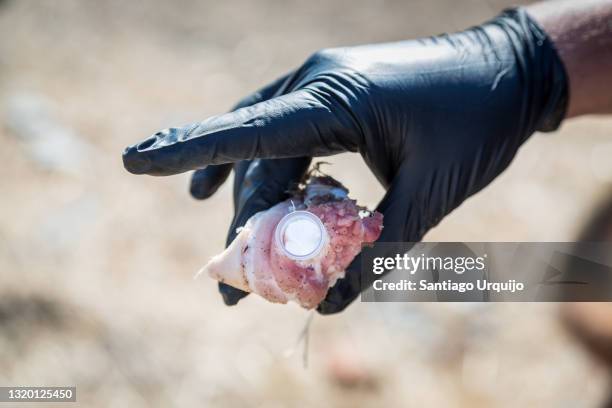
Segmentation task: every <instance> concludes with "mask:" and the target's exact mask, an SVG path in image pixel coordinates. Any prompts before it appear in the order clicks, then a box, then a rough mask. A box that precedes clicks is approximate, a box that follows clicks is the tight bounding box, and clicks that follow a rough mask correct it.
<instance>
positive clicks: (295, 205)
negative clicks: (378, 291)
mask: <svg viewBox="0 0 612 408" xmlns="http://www.w3.org/2000/svg"><path fill="white" fill-rule="evenodd" d="M347 193H348V190H346V189H345V188H344V187H343V186H342V185H341V184H340V183H338V182H337V181H335V180H333V179H332V178H331V177H327V176H325V177H313V178H311V179H310V180H309V182H308V183H307V184H306V186H305V188H303V189H301V190H299V191H298V192H297V193H296V194H295V195H294V197H293V198H292V199H290V200H287V201H285V202H282V203H280V204H277V205H276V206H274V207H272V208H270V209H269V210H267V211H262V212H260V213H257V214H255V215H254V216H253V217H251V219H250V220H249V221H248V222H247V224H246V225H245V227H244V228H243V229H242V230H241V231H240V232H239V234H238V236H237V237H236V239H235V240H234V242H233V243H232V245H230V246H229V247H228V248H227V249H226V250H225V251H224V252H223V253H222V254H220V255H217V256H216V257H214V258H213V259H212V260H211V261H210V262H209V263H208V264H207V265H206V266H205V267H204V271H205V272H207V273H209V275H211V276H212V277H213V278H215V279H217V280H220V281H223V282H226V283H228V284H230V285H232V286H235V287H238V288H239V289H242V290H247V291H250V292H254V293H257V294H259V295H261V296H263V297H264V298H266V299H267V300H269V301H271V302H275V303H287V301H289V300H294V301H296V302H297V303H298V304H300V305H301V306H303V307H304V308H307V309H312V308H314V307H316V306H317V305H318V304H319V303H320V302H321V301H322V300H323V299H324V298H325V295H326V293H327V290H328V289H329V288H330V287H331V286H333V285H334V283H335V282H336V281H337V280H338V279H340V278H342V277H343V276H344V273H345V270H346V268H347V267H348V265H349V264H350V263H351V261H352V260H353V259H354V258H355V256H356V255H357V254H358V253H359V252H360V251H361V245H362V244H364V243H371V242H374V241H376V239H378V237H379V236H380V233H381V231H382V228H383V225H382V221H383V216H382V214H380V213H378V212H373V213H366V214H364V208H362V207H359V206H358V205H357V203H356V202H355V200H351V199H349V198H348V197H347ZM294 209H299V210H305V211H309V212H311V213H312V214H314V215H316V216H317V217H319V219H320V220H321V221H322V222H323V225H324V226H325V229H326V231H327V234H328V235H329V241H328V243H327V245H326V246H325V247H324V248H323V250H322V252H321V253H320V254H319V255H318V256H317V257H316V258H314V259H310V260H307V261H296V260H294V259H291V258H289V257H287V256H286V255H285V254H284V253H283V252H282V250H281V249H280V248H278V247H277V245H276V242H275V239H274V232H275V228H276V226H277V225H278V223H279V221H280V220H281V218H283V217H284V216H285V215H286V214H288V213H289V212H291V211H293V210H294Z"/></svg>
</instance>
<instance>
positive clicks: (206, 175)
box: [189, 72, 293, 200]
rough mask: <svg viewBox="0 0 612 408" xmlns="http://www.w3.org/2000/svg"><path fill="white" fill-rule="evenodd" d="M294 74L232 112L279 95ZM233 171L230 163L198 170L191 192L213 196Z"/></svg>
mask: <svg viewBox="0 0 612 408" xmlns="http://www.w3.org/2000/svg"><path fill="white" fill-rule="evenodd" d="M292 75H293V73H292V72H291V73H289V74H286V75H283V76H282V77H280V78H278V79H277V80H275V81H273V82H271V83H270V84H268V85H266V86H264V87H263V88H261V89H259V90H257V91H256V92H253V93H252V94H251V95H249V96H247V97H246V98H244V99H242V100H241V101H239V102H238V103H237V104H236V105H235V106H234V107H233V108H232V109H231V110H232V111H234V110H236V109H240V108H244V107H245V106H250V105H253V104H255V103H258V102H261V101H265V100H267V99H270V98H272V97H273V96H275V95H278V94H279V93H280V92H282V91H283V89H284V88H285V87H286V85H287V84H288V83H289V81H290V79H291V77H292ZM231 170H232V165H231V164H230V163H226V164H219V165H210V166H206V168H204V169H198V170H196V171H194V172H193V175H192V176H191V183H190V187H189V191H190V193H191V195H192V196H193V198H195V199H198V200H203V199H206V198H209V197H210V196H212V195H213V194H214V193H215V192H216V191H217V190H218V189H219V187H221V185H222V184H223V183H224V182H225V180H226V179H227V177H228V176H229V174H230V172H231Z"/></svg>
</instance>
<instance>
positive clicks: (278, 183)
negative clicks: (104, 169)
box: [123, 9, 568, 314]
mask: <svg viewBox="0 0 612 408" xmlns="http://www.w3.org/2000/svg"><path fill="white" fill-rule="evenodd" d="M567 98H568V84H567V78H566V74H565V70H564V67H563V65H562V62H561V61H560V59H559V57H558V55H557V53H556V51H555V50H554V48H553V46H552V44H551V42H550V40H549V39H548V38H547V36H546V35H545V33H544V32H543V31H542V29H541V28H540V27H539V26H537V24H536V23H535V22H534V21H533V20H531V19H530V18H529V16H528V15H527V14H526V13H525V12H524V11H523V10H521V9H517V10H511V11H507V12H505V13H503V14H502V15H500V16H499V17H497V18H496V19H494V20H492V21H490V22H488V23H486V24H483V25H481V26H478V27H474V28H472V29H469V30H467V31H464V32H461V33H457V34H451V35H446V34H445V35H441V36H438V37H431V38H424V39H420V40H416V41H404V42H397V43H389V44H378V45H367V46H359V47H350V48H337V49H330V50H324V51H321V52H317V53H315V54H314V55H313V56H312V57H310V58H309V59H308V60H307V61H306V62H305V63H304V65H302V66H301V67H300V68H299V69H298V70H296V71H295V72H293V73H291V74H290V75H288V76H286V77H285V78H281V79H280V80H278V81H277V82H275V83H273V84H271V85H270V86H268V87H266V88H264V89H263V90H262V91H260V92H258V93H256V94H255V95H253V96H252V97H250V98H247V99H246V100H245V101H243V102H242V103H241V104H240V105H239V106H240V108H239V109H237V110H235V111H233V112H231V113H228V114H224V115H220V116H215V117H213V118H210V119H207V120H205V121H203V122H201V123H197V124H194V125H191V126H187V127H184V128H175V129H167V130H164V131H161V132H159V133H157V134H155V135H153V136H152V137H150V138H148V139H146V140H145V141H143V142H141V143H139V144H137V145H134V146H131V147H128V148H127V149H126V150H125V152H124V156H123V160H124V165H125V167H126V169H127V170H128V171H130V172H132V173H135V174H142V173H147V174H152V175H171V174H176V173H180V172H184V171H187V170H192V169H201V170H198V171H197V172H196V173H195V174H194V177H193V182H192V194H194V195H195V196H196V197H200V198H203V197H206V196H209V195H211V194H212V193H213V192H214V191H215V190H216V188H217V187H218V186H219V185H220V184H221V183H222V182H223V180H224V179H225V178H226V177H227V175H228V174H229V172H230V169H231V166H232V164H231V163H235V165H234V168H235V173H236V177H235V184H234V198H235V209H236V215H235V218H234V222H233V223H232V227H231V229H230V237H229V240H228V241H231V239H233V231H234V229H235V227H236V226H240V225H242V224H244V222H246V220H247V219H248V218H249V217H250V216H251V215H253V214H254V213H255V212H257V211H260V210H262V209H266V208H268V207H270V206H272V205H274V204H275V203H277V202H278V201H280V200H283V199H284V198H285V191H286V189H287V186H288V185H289V184H290V183H291V181H295V180H298V179H300V178H301V177H302V175H303V173H304V172H305V171H306V169H307V167H308V164H309V162H310V158H311V157H315V156H326V155H332V154H336V153H340V152H345V151H351V152H359V153H360V154H361V155H362V157H363V159H364V160H365V162H366V163H367V165H368V166H369V168H370V169H371V170H372V172H373V173H374V175H375V176H376V178H377V179H378V180H379V181H380V182H381V183H382V184H383V186H384V187H385V188H386V189H387V192H386V194H385V196H384V198H383V199H382V201H381V202H380V205H379V206H378V211H380V212H382V213H383V214H384V217H385V218H384V230H383V233H382V235H381V237H380V240H379V241H387V242H394V241H419V240H420V239H421V238H422V237H423V235H424V234H425V233H426V232H427V231H428V230H429V229H430V228H432V227H433V226H435V225H436V224H437V223H438V222H439V221H440V220H441V219H442V218H443V217H444V216H445V215H447V214H448V213H449V212H451V211H452V210H453V209H454V208H456V207H457V206H458V205H459V204H461V202H463V201H464V200H465V199H466V198H467V197H469V196H470V195H472V194H474V193H476V192H477V191H479V190H480V189H482V188H483V187H484V186H486V185H487V184H488V183H490V182H491V181H492V180H493V179H494V178H495V177H496V176H497V175H499V173H501V172H502V171H503V170H504V169H505V168H506V167H507V166H508V164H509V163H510V162H511V160H512V158H513V157H514V155H515V154H516V152H517V149H518V148H519V146H520V145H521V144H522V143H523V142H524V141H525V140H527V138H528V137H529V136H530V135H531V134H532V133H533V132H535V131H536V130H540V131H552V130H554V129H556V128H557V127H558V125H559V123H560V122H561V120H562V119H563V116H564V113H565V108H566V105H567ZM206 166H208V167H206ZM349 187H350V186H349ZM359 265H360V261H359V259H355V261H354V262H353V264H352V265H351V267H349V270H348V271H347V275H346V277H345V278H344V279H341V280H340V281H338V283H337V284H336V286H334V287H333V288H331V289H330V291H329V293H328V295H327V298H326V299H325V301H324V302H323V303H322V304H321V305H320V306H319V311H320V312H321V313H324V314H327V313H335V312H338V311H341V310H343V309H344V308H345V307H346V306H347V305H348V304H349V303H350V302H351V301H353V300H354V299H355V298H356V297H357V296H358V295H359V293H360V290H361V287H362V282H360V281H361V274H360V273H359V270H358V269H359ZM223 291H225V292H224V298H225V300H226V302H227V303H230V304H231V303H235V302H236V301H237V300H238V299H239V298H240V297H241V296H242V294H241V293H240V292H238V291H236V290H234V291H231V290H229V289H223V290H222V292H223Z"/></svg>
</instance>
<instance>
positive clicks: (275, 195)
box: [219, 157, 311, 306]
mask: <svg viewBox="0 0 612 408" xmlns="http://www.w3.org/2000/svg"><path fill="white" fill-rule="evenodd" d="M310 161H311V159H310V158H309V157H301V158H296V159H277V160H274V159H269V160H253V161H252V162H251V163H250V164H249V166H248V168H247V169H243V170H245V171H244V172H243V174H244V176H243V181H242V183H241V188H240V191H239V193H238V195H237V196H236V198H237V200H236V206H237V210H236V215H235V216H234V220H233V221H232V225H231V227H230V230H229V233H228V236H227V245H229V244H230V243H231V242H232V241H233V240H234V238H235V237H236V235H237V233H236V229H237V228H238V227H241V226H243V225H244V224H246V222H247V221H248V219H249V218H251V217H252V216H253V215H255V214H256V213H258V212H260V211H264V210H267V209H268V208H270V207H272V206H274V205H276V204H277V203H279V202H281V201H283V200H286V199H287V198H288V193H287V190H288V189H289V188H290V187H291V185H292V184H295V183H298V182H299V181H300V180H301V179H302V177H303V176H304V173H306V171H307V170H308V166H309V165H310ZM241 163H243V162H241ZM243 167H244V166H243ZM238 171H240V169H239V170H238ZM237 173H238V172H237ZM219 292H221V295H222V296H223V301H224V302H225V304H226V305H228V306H231V305H235V304H236V303H238V301H239V300H240V299H242V298H243V297H245V296H246V295H248V293H247V292H243V291H241V290H239V289H235V288H232V287H228V286H227V285H225V284H223V283H219Z"/></svg>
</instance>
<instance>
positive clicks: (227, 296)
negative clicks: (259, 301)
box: [219, 160, 252, 306]
mask: <svg viewBox="0 0 612 408" xmlns="http://www.w3.org/2000/svg"><path fill="white" fill-rule="evenodd" d="M251 162H252V160H243V161H239V162H238V163H235V164H234V214H236V213H237V212H238V200H239V198H238V196H239V194H240V188H241V187H242V183H243V182H244V176H245V175H246V172H247V170H248V168H249V166H250V164H251ZM234 218H235V215H234ZM233 225H234V221H232V223H231V226H230V230H229V231H230V233H228V238H227V242H226V246H229V244H230V243H231V242H232V240H233V238H231V239H230V235H231V232H232V231H235V230H236V227H234V226H233ZM219 293H221V297H222V298H223V302H224V303H225V304H226V305H227V306H234V305H235V304H237V303H238V301H240V299H242V298H244V297H246V296H247V295H248V294H249V292H245V291H243V290H240V289H237V288H235V287H233V286H230V285H228V284H225V283H223V282H219Z"/></svg>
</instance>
